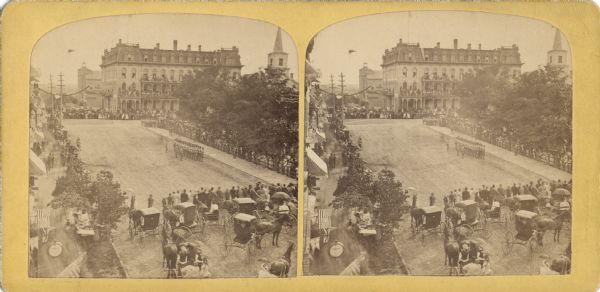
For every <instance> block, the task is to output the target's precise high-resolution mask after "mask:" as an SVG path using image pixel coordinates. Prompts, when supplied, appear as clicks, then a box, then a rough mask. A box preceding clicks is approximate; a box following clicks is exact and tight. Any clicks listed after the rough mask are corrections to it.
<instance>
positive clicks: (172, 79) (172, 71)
mask: <svg viewBox="0 0 600 292" xmlns="http://www.w3.org/2000/svg"><path fill="white" fill-rule="evenodd" d="M170 73H171V76H170V79H171V81H175V70H171V72H170Z"/></svg>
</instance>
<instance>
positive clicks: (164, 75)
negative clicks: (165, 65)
mask: <svg viewBox="0 0 600 292" xmlns="http://www.w3.org/2000/svg"><path fill="white" fill-rule="evenodd" d="M160 77H161V78H162V79H164V80H167V71H165V69H162V71H161V72H160Z"/></svg>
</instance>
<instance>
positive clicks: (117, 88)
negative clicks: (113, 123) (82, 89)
mask: <svg viewBox="0 0 600 292" xmlns="http://www.w3.org/2000/svg"><path fill="white" fill-rule="evenodd" d="M100 67H101V68H102V83H103V86H104V90H105V95H104V98H103V100H102V107H103V108H106V109H110V110H115V111H129V110H138V109H139V110H159V111H177V110H178V109H179V101H178V99H177V98H175V97H173V95H172V93H173V92H174V90H175V88H176V86H177V85H178V84H179V83H181V81H183V78H184V76H185V75H192V74H194V72H195V71H197V70H203V69H206V68H211V67H218V68H220V69H222V72H223V73H224V74H227V75H228V76H229V77H230V78H238V77H239V76H240V74H241V69H242V64H241V61H240V54H239V50H238V48H237V47H232V48H230V49H219V50H215V51H202V47H201V46H198V50H197V51H192V49H191V46H190V45H188V46H187V49H186V50H180V49H178V48H177V40H174V41H173V48H172V49H171V50H168V49H167V50H165V49H161V48H160V44H158V43H157V44H156V46H155V47H154V48H153V49H144V48H140V46H139V44H125V43H122V42H121V40H119V42H118V43H117V45H116V46H115V47H113V48H111V49H110V50H108V49H105V50H104V55H103V56H102V64H101V65H100Z"/></svg>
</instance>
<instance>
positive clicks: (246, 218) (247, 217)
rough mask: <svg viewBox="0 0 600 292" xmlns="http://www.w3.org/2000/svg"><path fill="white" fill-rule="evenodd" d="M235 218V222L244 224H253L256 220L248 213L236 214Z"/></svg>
mask: <svg viewBox="0 0 600 292" xmlns="http://www.w3.org/2000/svg"><path fill="white" fill-rule="evenodd" d="M233 218H234V219H235V220H238V221H243V222H252V221H253V220H256V217H255V216H252V215H248V214H246V213H237V214H235V216H234V217H233Z"/></svg>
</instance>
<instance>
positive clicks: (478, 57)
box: [477, 55, 481, 63]
mask: <svg viewBox="0 0 600 292" xmlns="http://www.w3.org/2000/svg"><path fill="white" fill-rule="evenodd" d="M479 62H481V56H479V55H478V56H477V63H479Z"/></svg>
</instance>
